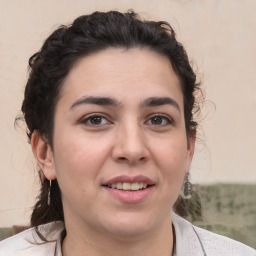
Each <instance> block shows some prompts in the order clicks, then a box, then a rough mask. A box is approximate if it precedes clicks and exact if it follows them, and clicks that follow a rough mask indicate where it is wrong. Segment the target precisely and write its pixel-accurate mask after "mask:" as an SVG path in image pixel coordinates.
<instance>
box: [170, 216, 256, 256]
mask: <svg viewBox="0 0 256 256" xmlns="http://www.w3.org/2000/svg"><path fill="white" fill-rule="evenodd" d="M173 224H174V227H175V233H176V245H177V255H178V256H187V255H191V256H197V255H204V254H203V252H204V251H205V253H206V254H205V255H207V256H245V255H246V256H256V251H255V250H254V249H252V248H250V247H249V246H247V245H244V244H242V243H240V242H237V241H235V240H232V239H230V238H227V237H224V236H221V235H217V234H215V233H212V232H210V231H207V230H204V229H202V228H199V227H196V226H194V225H192V224H191V223H190V222H188V221H186V220H185V219H183V218H181V217H179V216H177V215H175V214H174V215H173ZM199 253H200V254H199Z"/></svg>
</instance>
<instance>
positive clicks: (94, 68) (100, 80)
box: [60, 48, 183, 101]
mask: <svg viewBox="0 0 256 256" xmlns="http://www.w3.org/2000/svg"><path fill="white" fill-rule="evenodd" d="M140 93H142V94H143V95H145V97H152V96H160V97H164V96H166V94H169V96H172V97H178V98H180V100H181V101H182V100H183V96H182V91H181V86H180V82H179V79H178V77H177V75H176V74H175V72H174V70H173V68H172V65H171V63H170V61H169V59H168V58H167V57H165V56H163V55H160V54H158V53H156V52H153V51H150V50H146V49H137V48H135V49H129V50H125V49H121V48H120V49H119V48H109V49H106V50H103V51H100V52H97V53H94V54H91V55H89V56H86V57H83V58H81V59H80V60H79V61H78V62H77V63H76V64H75V65H74V67H73V68H72V69H71V71H70V72H69V74H68V76H67V78H66V80H65V82H64V84H63V88H62V92H61V97H60V99H62V98H67V97H68V98H70V100H76V99H77V98H79V97H81V96H83V94H84V95H94V94H97V96H101V95H102V96H106V94H107V96H113V95H114V96H115V94H116V95H117V96H121V94H122V95H123V96H125V95H126V96H129V95H130V96H135V94H136V95H137V94H140Z"/></svg>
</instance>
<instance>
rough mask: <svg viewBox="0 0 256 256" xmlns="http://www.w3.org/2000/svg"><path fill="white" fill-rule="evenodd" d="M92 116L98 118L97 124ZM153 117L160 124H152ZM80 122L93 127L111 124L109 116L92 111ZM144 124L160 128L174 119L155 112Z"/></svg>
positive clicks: (170, 123) (172, 122)
mask: <svg viewBox="0 0 256 256" xmlns="http://www.w3.org/2000/svg"><path fill="white" fill-rule="evenodd" d="M93 118H99V121H100V123H99V124H95V123H92V119H93ZM154 118H160V121H161V123H160V124H153V123H152V121H153V119H154ZM102 120H105V123H103V124H102ZM94 121H95V120H94ZM155 121H157V120H155ZM163 121H165V123H164V124H162V122H163ZM80 122H81V123H82V124H85V125H88V126H94V127H101V126H104V125H106V124H111V123H112V122H111V121H109V118H107V117H106V116H104V115H103V114H101V113H93V114H91V115H88V116H86V117H85V118H83V119H82V120H81V121H80ZM89 122H90V123H89ZM149 122H151V123H149ZM145 124H148V125H150V126H154V127H158V128H160V127H164V126H168V125H172V124H174V121H173V119H172V118H170V117H169V116H166V115H163V114H155V115H152V116H150V117H148V118H147V121H146V122H145Z"/></svg>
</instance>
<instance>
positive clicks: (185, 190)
mask: <svg viewBox="0 0 256 256" xmlns="http://www.w3.org/2000/svg"><path fill="white" fill-rule="evenodd" d="M192 193H193V185H192V184H191V183H190V181H189V173H188V174H187V175H186V177H185V180H184V183H183V187H182V190H181V197H182V198H183V199H190V198H191V197H192Z"/></svg>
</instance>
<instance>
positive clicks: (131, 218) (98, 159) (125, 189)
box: [45, 49, 194, 236]
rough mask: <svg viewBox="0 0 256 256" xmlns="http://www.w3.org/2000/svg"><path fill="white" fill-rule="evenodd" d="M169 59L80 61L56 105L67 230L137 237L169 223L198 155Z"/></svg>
mask: <svg viewBox="0 0 256 256" xmlns="http://www.w3.org/2000/svg"><path fill="white" fill-rule="evenodd" d="M193 148H194V139H191V140H190V144H189V145H188V144H187V137H186V130H185V123H184V108H183V95H182V91H181V86H180V82H179V79H178V77H177V76H176V74H175V73H174V71H173V69H172V66H171V64H170V62H169V60H168V59H167V58H166V57H164V56H161V55H159V54H157V53H154V52H152V51H148V50H141V49H132V50H124V49H107V50H104V51H101V52H99V53H95V54H92V55H90V56H87V57H84V58H82V59H81V60H80V61H79V62H78V63H77V64H76V65H75V66H74V67H73V69H72V70H71V71H70V73H69V75H68V77H67V79H66V80H65V82H64V85H63V89H62V92H61V95H60V99H59V101H58V103H57V106H56V113H55V120H54V134H53V154H52V155H51V154H49V155H50V157H52V161H53V165H52V167H51V168H50V171H49V170H48V171H46V172H45V175H46V177H55V176H56V178H57V180H58V183H59V186H60V189H61V192H62V200H63V207H64V215H65V222H66V225H72V226H73V227H77V228H81V227H83V228H85V229H86V228H87V229H91V230H93V231H98V232H101V234H112V235H119V236H120V235H127V234H128V235H135V234H140V233H141V234H142V233H145V232H150V231H153V230H155V229H157V228H158V227H160V226H162V225H164V224H166V223H167V222H169V221H170V214H169V213H170V211H171V208H172V206H173V204H174V202H175V200H176V199H177V197H178V194H179V191H180V188H181V185H182V182H183V178H184V175H185V173H186V172H187V171H188V169H189V165H190V162H191V159H192V155H193Z"/></svg>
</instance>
